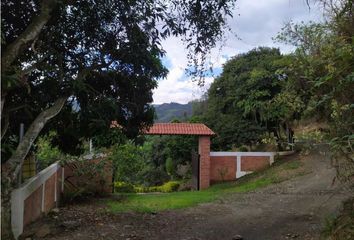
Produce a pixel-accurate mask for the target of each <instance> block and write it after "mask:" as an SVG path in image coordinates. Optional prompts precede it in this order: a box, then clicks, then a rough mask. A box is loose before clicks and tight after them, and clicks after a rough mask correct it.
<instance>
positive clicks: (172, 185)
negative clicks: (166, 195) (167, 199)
mask: <svg viewBox="0 0 354 240" xmlns="http://www.w3.org/2000/svg"><path fill="white" fill-rule="evenodd" d="M179 185H180V183H179V182H177V181H170V182H167V183H165V184H164V185H162V186H160V187H159V190H160V191H161V192H175V191H177V190H178V188H179Z"/></svg>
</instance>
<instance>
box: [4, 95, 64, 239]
mask: <svg viewBox="0 0 354 240" xmlns="http://www.w3.org/2000/svg"><path fill="white" fill-rule="evenodd" d="M66 100H67V97H63V98H59V99H58V100H56V101H55V102H54V104H53V106H51V107H50V108H48V109H46V110H44V111H43V112H41V113H40V114H39V115H38V116H37V118H36V119H35V120H34V121H33V122H32V124H31V125H30V127H29V128H28V130H27V132H26V134H25V135H24V136H23V139H22V141H21V142H20V143H19V145H18V146H17V149H16V151H15V152H14V153H13V154H12V156H11V157H10V159H9V160H7V161H6V163H5V164H4V165H3V166H1V173H2V175H1V239H12V238H13V236H12V230H11V202H10V201H11V192H12V189H13V187H14V186H15V184H16V180H17V176H18V174H19V173H20V171H21V166H22V164H23V161H24V159H25V157H26V155H27V154H28V152H29V150H30V148H31V146H32V144H33V142H34V141H35V139H36V138H37V136H38V135H39V133H40V132H41V130H42V129H43V127H44V126H45V124H46V123H47V122H48V121H49V120H50V119H51V118H53V117H55V116H56V115H57V114H58V113H59V112H60V110H61V109H62V108H63V106H64V104H65V102H66Z"/></svg>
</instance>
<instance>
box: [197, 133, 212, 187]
mask: <svg viewBox="0 0 354 240" xmlns="http://www.w3.org/2000/svg"><path fill="white" fill-rule="evenodd" d="M199 155H200V169H199V171H200V173H199V176H200V179H199V188H200V189H205V188H208V187H209V185H210V136H199Z"/></svg>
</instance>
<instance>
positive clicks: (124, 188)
mask: <svg viewBox="0 0 354 240" xmlns="http://www.w3.org/2000/svg"><path fill="white" fill-rule="evenodd" d="M180 184H181V183H180V182H178V181H169V182H166V183H164V184H163V185H161V186H152V187H146V186H134V185H133V184H131V183H127V182H115V183H114V192H116V193H149V192H164V193H167V192H176V191H177V190H178V188H179V186H180Z"/></svg>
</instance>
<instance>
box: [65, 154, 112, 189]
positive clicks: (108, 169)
mask: <svg viewBox="0 0 354 240" xmlns="http://www.w3.org/2000/svg"><path fill="white" fill-rule="evenodd" d="M100 161H106V163H105V166H104V169H105V170H104V176H103V178H102V176H99V175H98V174H97V177H96V178H90V177H87V176H85V175H81V176H78V175H75V173H74V172H75V169H77V168H80V167H81V165H82V164H85V165H86V166H88V165H89V164H97V163H99V162H100ZM64 175H65V176H64V178H65V182H66V184H65V190H64V192H67V191H76V190H77V185H79V184H80V183H83V182H89V183H90V186H91V187H92V188H93V189H95V190H97V192H103V193H112V187H113V184H112V181H113V168H112V162H111V161H107V159H102V158H101V159H93V160H87V162H77V163H70V164H68V165H66V166H65V170H64ZM101 179H102V180H104V185H103V186H102V184H101V182H100V180H101Z"/></svg>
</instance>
